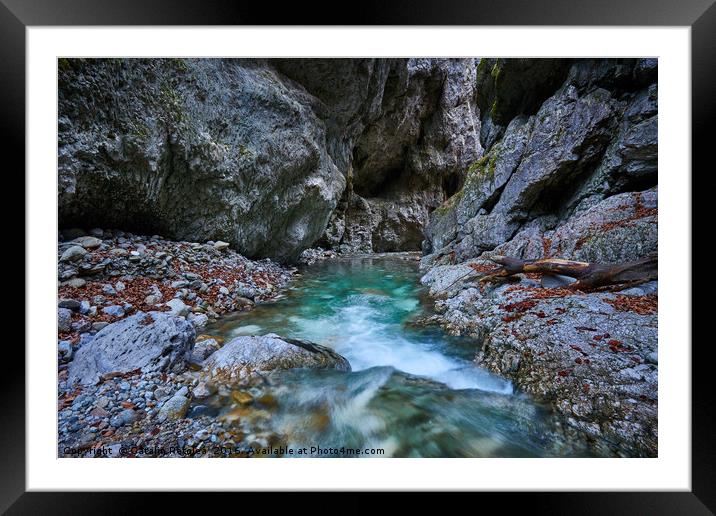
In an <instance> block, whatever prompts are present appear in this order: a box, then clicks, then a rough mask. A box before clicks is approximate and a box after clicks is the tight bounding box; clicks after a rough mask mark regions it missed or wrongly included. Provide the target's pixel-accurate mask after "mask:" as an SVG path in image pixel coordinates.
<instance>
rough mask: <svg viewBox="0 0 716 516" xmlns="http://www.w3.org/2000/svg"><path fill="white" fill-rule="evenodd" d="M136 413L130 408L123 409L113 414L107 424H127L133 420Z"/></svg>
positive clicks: (115, 425) (118, 425)
mask: <svg viewBox="0 0 716 516" xmlns="http://www.w3.org/2000/svg"><path fill="white" fill-rule="evenodd" d="M136 417H137V414H136V413H135V412H134V410H132V409H124V410H123V411H122V412H120V413H119V414H117V415H116V416H114V417H113V418H112V419H110V420H109V424H110V425H112V426H114V427H120V426H124V425H129V424H132V423H133V422H134V420H135V419H136Z"/></svg>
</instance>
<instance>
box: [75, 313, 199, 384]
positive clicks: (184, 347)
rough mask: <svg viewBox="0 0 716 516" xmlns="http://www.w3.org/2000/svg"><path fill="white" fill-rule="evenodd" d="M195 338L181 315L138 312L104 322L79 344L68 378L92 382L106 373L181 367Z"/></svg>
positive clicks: (192, 328) (163, 369)
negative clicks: (101, 327)
mask: <svg viewBox="0 0 716 516" xmlns="http://www.w3.org/2000/svg"><path fill="white" fill-rule="evenodd" d="M195 338H196V333H195V331H194V327H193V326H192V324H191V323H189V322H187V321H186V320H185V319H183V318H178V317H172V316H170V315H167V314H164V313H160V312H152V313H150V314H145V313H138V314H136V315H133V316H131V317H128V318H126V319H123V320H122V321H119V322H117V323H114V324H110V325H108V326H105V327H104V328H103V329H102V330H100V331H99V332H98V333H97V335H95V337H94V339H93V340H92V341H91V342H90V343H89V344H87V345H85V346H82V347H81V348H80V349H79V351H78V352H77V354H76V355H75V358H74V360H73V361H72V362H71V363H70V366H69V375H68V381H69V382H70V384H71V383H75V382H79V383H82V384H94V383H96V382H97V381H98V380H99V378H100V376H102V375H103V374H107V373H114V372H120V373H126V372H129V371H133V370H135V369H141V370H142V371H143V372H161V371H176V370H181V369H182V368H183V367H184V366H185V362H186V360H187V359H188V358H189V354H190V353H191V350H192V347H193V345H194V339H195Z"/></svg>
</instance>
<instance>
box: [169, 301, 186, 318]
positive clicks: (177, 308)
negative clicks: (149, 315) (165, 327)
mask: <svg viewBox="0 0 716 516" xmlns="http://www.w3.org/2000/svg"><path fill="white" fill-rule="evenodd" d="M164 304H165V306H168V307H169V308H170V310H169V312H168V313H169V314H171V315H174V316H181V317H184V316H186V315H188V314H189V307H188V306H187V305H185V304H184V303H183V302H182V300H181V299H177V298H174V299H171V300H169V301H167V302H166V303H164Z"/></svg>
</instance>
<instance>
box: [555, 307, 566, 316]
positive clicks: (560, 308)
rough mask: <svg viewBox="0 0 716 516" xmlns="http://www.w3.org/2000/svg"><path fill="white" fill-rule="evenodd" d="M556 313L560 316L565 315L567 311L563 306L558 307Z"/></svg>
mask: <svg viewBox="0 0 716 516" xmlns="http://www.w3.org/2000/svg"><path fill="white" fill-rule="evenodd" d="M554 311H555V312H557V313H558V314H563V313H566V312H567V309H566V308H562V307H561V306H558V307H557V308H555V309H554Z"/></svg>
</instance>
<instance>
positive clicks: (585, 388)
mask: <svg viewBox="0 0 716 516" xmlns="http://www.w3.org/2000/svg"><path fill="white" fill-rule="evenodd" d="M582 390H583V391H584V393H585V394H588V393H589V384H588V383H585V384H583V385H582Z"/></svg>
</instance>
